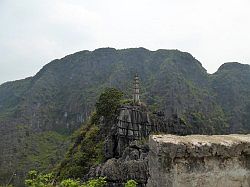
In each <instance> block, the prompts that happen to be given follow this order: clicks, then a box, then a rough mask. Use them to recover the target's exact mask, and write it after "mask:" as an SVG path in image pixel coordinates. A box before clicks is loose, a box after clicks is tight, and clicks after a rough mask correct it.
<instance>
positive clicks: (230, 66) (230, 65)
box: [218, 62, 250, 71]
mask: <svg viewBox="0 0 250 187" xmlns="http://www.w3.org/2000/svg"><path fill="white" fill-rule="evenodd" d="M245 69H249V70H250V65H248V64H241V63H239V62H226V63H224V64H222V65H221V66H220V67H219V69H218V71H224V70H245Z"/></svg>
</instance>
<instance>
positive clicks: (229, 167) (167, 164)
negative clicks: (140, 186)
mask: <svg viewBox="0 0 250 187" xmlns="http://www.w3.org/2000/svg"><path fill="white" fill-rule="evenodd" d="M149 148H150V152H149V158H148V159H149V175H150V178H149V180H148V184H147V186H148V187H164V186H166V187H187V186H190V187H228V186H230V187H240V186H241V187H249V186H250V135H224V136H223V135H218V136H216V135H214V136H203V135H190V136H174V135H153V136H151V137H150V140H149Z"/></svg>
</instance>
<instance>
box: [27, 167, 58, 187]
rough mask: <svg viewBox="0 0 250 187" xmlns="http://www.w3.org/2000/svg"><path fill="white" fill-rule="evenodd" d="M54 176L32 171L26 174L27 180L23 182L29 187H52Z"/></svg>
mask: <svg viewBox="0 0 250 187" xmlns="http://www.w3.org/2000/svg"><path fill="white" fill-rule="evenodd" d="M53 178H54V175H53V174H52V173H49V174H39V173H38V172H37V171H35V170H32V171H30V172H29V173H28V178H27V179H26V180H25V184H26V185H27V186H29V187H50V186H53V185H52V183H53Z"/></svg>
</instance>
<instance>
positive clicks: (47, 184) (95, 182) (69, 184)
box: [25, 170, 107, 187]
mask: <svg viewBox="0 0 250 187" xmlns="http://www.w3.org/2000/svg"><path fill="white" fill-rule="evenodd" d="M106 183H107V182H106V180H105V178H104V177H100V178H97V179H90V180H88V181H87V182H84V183H82V182H81V181H80V180H74V179H70V178H69V179H64V180H62V181H61V182H58V181H56V180H55V176H54V175H53V174H52V173H49V174H41V173H38V172H37V171H35V170H32V171H30V172H29V174H28V177H27V179H26V180H25V184H26V186H28V187H104V186H105V184H106Z"/></svg>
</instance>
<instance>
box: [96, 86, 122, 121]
mask: <svg viewBox="0 0 250 187" xmlns="http://www.w3.org/2000/svg"><path fill="white" fill-rule="evenodd" d="M122 97H123V93H122V92H121V91H119V90H117V89H115V88H106V89H105V91H104V92H103V93H102V94H101V95H100V97H99V100H98V101H97V102H96V114H97V116H98V117H101V116H104V117H105V118H110V117H111V116H112V114H114V113H115V111H116V109H117V108H118V107H119V106H120V105H121V102H122Z"/></svg>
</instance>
